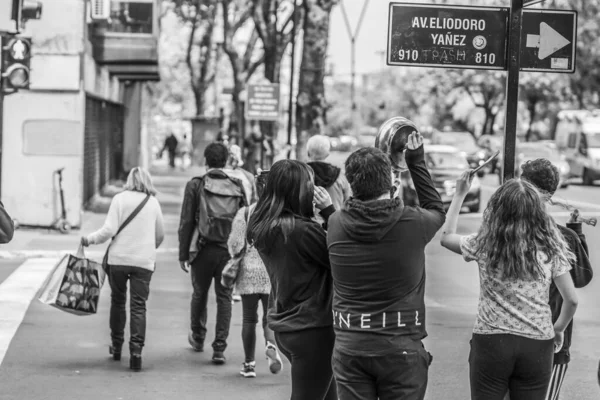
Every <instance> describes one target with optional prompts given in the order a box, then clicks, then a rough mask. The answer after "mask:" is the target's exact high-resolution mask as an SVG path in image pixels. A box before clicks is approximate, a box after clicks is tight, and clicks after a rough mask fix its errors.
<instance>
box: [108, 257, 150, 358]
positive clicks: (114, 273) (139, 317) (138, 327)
mask: <svg viewBox="0 0 600 400" xmlns="http://www.w3.org/2000/svg"><path fill="white" fill-rule="evenodd" d="M109 271H110V273H109V276H108V281H109V283H110V289H111V296H110V299H111V304H110V332H111V339H112V344H113V347H115V348H117V349H120V348H121V347H122V346H123V342H124V341H125V323H126V321H127V312H126V310H125V303H126V302H127V281H130V288H129V292H130V297H131V298H130V300H129V310H130V314H131V321H130V323H129V329H130V331H131V336H130V340H129V349H130V351H131V352H133V353H139V352H141V351H142V347H144V343H145V341H146V301H148V296H149V295H150V279H151V278H152V271H150V270H147V269H144V268H140V267H130V266H126V265H110V267H109Z"/></svg>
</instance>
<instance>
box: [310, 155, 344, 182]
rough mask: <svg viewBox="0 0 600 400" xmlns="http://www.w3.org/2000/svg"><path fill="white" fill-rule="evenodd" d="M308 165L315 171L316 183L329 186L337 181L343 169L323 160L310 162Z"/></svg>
mask: <svg viewBox="0 0 600 400" xmlns="http://www.w3.org/2000/svg"><path fill="white" fill-rule="evenodd" d="M308 165H309V166H310V167H311V168H312V169H313V171H314V172H315V185H316V186H321V187H324V188H328V187H330V186H331V185H333V184H334V183H335V181H337V179H338V177H339V176H340V172H341V170H340V169H339V168H338V167H336V166H335V165H331V164H329V163H326V162H322V161H313V162H309V163H308Z"/></svg>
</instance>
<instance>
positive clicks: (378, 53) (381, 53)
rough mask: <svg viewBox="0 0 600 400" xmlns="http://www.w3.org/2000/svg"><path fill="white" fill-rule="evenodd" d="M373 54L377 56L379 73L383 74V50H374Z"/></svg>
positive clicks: (384, 52)
mask: <svg viewBox="0 0 600 400" xmlns="http://www.w3.org/2000/svg"><path fill="white" fill-rule="evenodd" d="M375 54H377V55H378V56H379V59H380V64H379V73H380V74H382V75H383V69H384V67H385V54H386V51H385V50H379V51H376V52H375Z"/></svg>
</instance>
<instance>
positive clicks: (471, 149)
mask: <svg viewBox="0 0 600 400" xmlns="http://www.w3.org/2000/svg"><path fill="white" fill-rule="evenodd" d="M431 143H433V144H437V145H446V146H452V147H455V148H457V149H460V151H461V152H462V153H464V155H465V157H466V158H467V161H468V162H469V166H470V168H472V169H474V168H477V167H479V166H480V165H481V164H483V163H484V162H485V160H486V155H487V153H486V151H485V150H484V149H482V148H481V147H479V146H478V145H477V142H476V141H475V138H474V137H473V135H471V134H470V133H469V132H435V133H434V134H433V135H432V137H431ZM477 175H478V176H479V177H482V176H484V175H485V171H484V170H483V169H482V170H480V171H479V172H478V173H477Z"/></svg>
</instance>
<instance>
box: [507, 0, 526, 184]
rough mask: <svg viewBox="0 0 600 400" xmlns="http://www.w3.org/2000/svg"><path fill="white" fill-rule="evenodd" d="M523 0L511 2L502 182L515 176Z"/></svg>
mask: <svg viewBox="0 0 600 400" xmlns="http://www.w3.org/2000/svg"><path fill="white" fill-rule="evenodd" d="M522 22H523V0H512V6H511V9H510V23H509V37H508V75H507V77H506V119H505V121H506V122H505V124H504V131H505V136H504V174H503V178H504V179H503V182H505V181H506V180H508V179H512V178H513V177H514V176H515V147H516V144H517V116H518V109H519V68H520V64H521V29H522V26H523V24H522Z"/></svg>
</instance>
